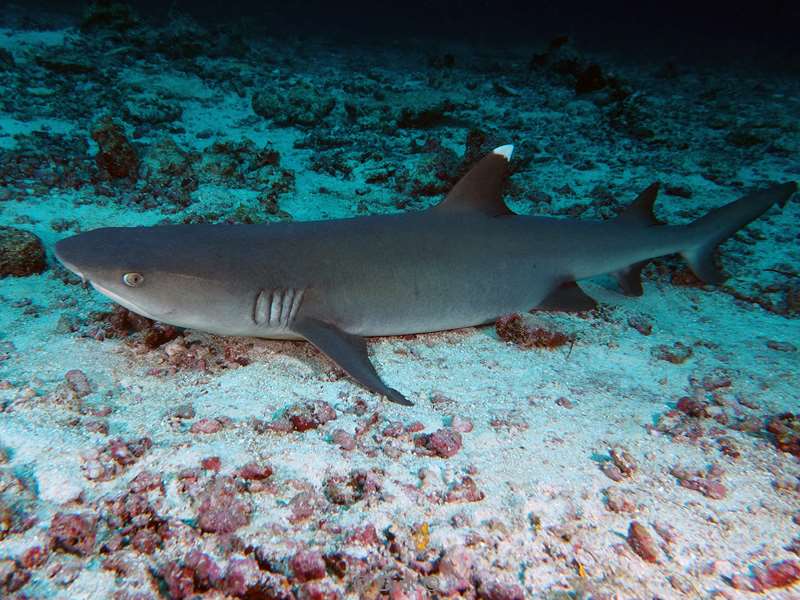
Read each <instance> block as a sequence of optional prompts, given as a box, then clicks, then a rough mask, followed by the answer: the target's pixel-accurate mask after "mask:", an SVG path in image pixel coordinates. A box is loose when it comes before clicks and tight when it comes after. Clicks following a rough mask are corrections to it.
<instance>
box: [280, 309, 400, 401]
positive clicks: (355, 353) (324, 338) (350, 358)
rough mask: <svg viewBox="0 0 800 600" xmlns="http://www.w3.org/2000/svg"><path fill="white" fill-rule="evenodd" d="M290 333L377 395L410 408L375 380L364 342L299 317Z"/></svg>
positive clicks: (328, 325) (319, 323)
mask: <svg viewBox="0 0 800 600" xmlns="http://www.w3.org/2000/svg"><path fill="white" fill-rule="evenodd" d="M292 330H293V331H294V332H295V333H297V334H299V335H302V336H303V337H304V338H305V339H307V340H308V341H309V342H311V343H312V344H313V345H314V346H316V348H317V349H318V350H319V351H320V352H322V353H323V354H324V355H325V356H327V357H328V358H329V359H331V360H332V361H333V362H335V363H336V364H337V365H339V367H341V368H342V369H343V370H344V371H345V373H347V374H348V375H349V376H350V377H352V378H353V379H354V380H356V381H357V382H358V383H360V384H361V385H363V386H364V387H365V388H367V389H368V390H370V391H371V392H375V393H376V394H381V395H383V396H386V397H387V398H388V399H389V400H390V401H392V402H396V403H397V404H402V405H404V406H413V402H411V401H409V400H407V399H406V398H405V396H403V394H401V393H400V392H398V391H397V390H395V389H392V388H390V387H388V386H387V385H386V384H385V383H383V381H381V378H380V377H379V376H378V373H377V371H375V367H374V366H373V364H372V363H371V362H370V360H369V356H368V355H367V344H366V342H365V341H364V338H362V337H359V336H357V335H351V334H349V333H346V332H344V331H342V330H341V329H339V328H338V327H336V326H335V325H332V324H331V323H326V322H325V321H320V320H319V319H314V318H311V317H300V318H298V319H296V320H295V321H294V322H293V323H292Z"/></svg>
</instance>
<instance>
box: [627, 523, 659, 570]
mask: <svg viewBox="0 0 800 600" xmlns="http://www.w3.org/2000/svg"><path fill="white" fill-rule="evenodd" d="M628 545H629V546H630V547H631V549H632V550H633V551H634V552H635V553H636V554H637V555H639V557H641V558H642V559H643V560H646V561H647V562H651V563H654V562H657V561H658V548H657V547H656V544H655V541H654V540H653V536H651V535H650V533H649V532H648V531H647V529H645V527H644V525H642V524H641V523H639V522H638V521H631V524H630V526H629V527H628Z"/></svg>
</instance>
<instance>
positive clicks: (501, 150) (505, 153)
mask: <svg viewBox="0 0 800 600" xmlns="http://www.w3.org/2000/svg"><path fill="white" fill-rule="evenodd" d="M492 153H494V154H499V155H500V156H502V157H503V158H505V159H506V160H511V155H512V154H513V153H514V144H506V145H505V146H498V147H497V148H495V149H494V150H492Z"/></svg>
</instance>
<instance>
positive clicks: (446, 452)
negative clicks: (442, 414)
mask: <svg viewBox="0 0 800 600" xmlns="http://www.w3.org/2000/svg"><path fill="white" fill-rule="evenodd" d="M416 443H417V445H422V446H424V447H425V448H426V449H427V450H429V451H431V452H432V453H433V454H434V455H435V456H440V457H441V458H450V457H451V456H455V455H456V454H458V451H459V450H461V434H460V433H459V432H458V431H455V430H454V429H451V428H449V427H444V428H442V429H437V430H436V431H434V432H433V433H431V434H430V435H422V436H419V437H418V438H417V440H416Z"/></svg>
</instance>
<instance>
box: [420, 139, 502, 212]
mask: <svg viewBox="0 0 800 600" xmlns="http://www.w3.org/2000/svg"><path fill="white" fill-rule="evenodd" d="M513 150H514V146H512V145H511V144H507V145H505V146H500V147H499V148H495V149H494V150H492V151H491V152H490V153H489V154H487V155H486V156H484V157H483V158H482V159H481V160H479V161H478V162H477V163H475V164H474V165H473V167H472V168H471V169H470V170H469V171H468V172H467V174H466V175H464V176H463V177H462V178H461V179H460V180H459V181H458V183H456V184H455V186H453V189H452V190H450V193H449V194H447V198H445V199H444V200H443V201H442V202H441V203H440V204H437V205H436V206H435V207H434V210H436V211H437V212H469V211H472V212H480V213H483V214H485V215H487V216H490V217H497V216H500V215H510V214H513V213H512V212H511V211H510V210H509V209H508V207H507V206H506V205H505V204H504V203H503V187H504V186H505V183H506V180H507V179H508V174H509V171H510V160H509V159H510V158H511V152H512V151H513Z"/></svg>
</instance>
